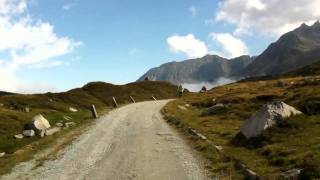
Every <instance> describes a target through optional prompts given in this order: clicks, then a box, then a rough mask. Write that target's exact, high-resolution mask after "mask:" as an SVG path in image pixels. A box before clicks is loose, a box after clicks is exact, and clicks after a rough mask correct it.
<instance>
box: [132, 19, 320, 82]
mask: <svg viewBox="0 0 320 180" xmlns="http://www.w3.org/2000/svg"><path fill="white" fill-rule="evenodd" d="M317 61H320V22H319V21H317V22H316V23H314V24H313V25H312V26H308V25H306V24H302V25H301V26H300V27H298V28H297V29H295V30H293V31H290V32H288V33H286V34H284V35H282V36H281V37H280V38H279V39H278V41H276V42H274V43H272V44H270V45H269V46H268V48H267V49H266V50H265V51H264V52H263V53H262V54H260V55H259V56H257V57H250V56H247V55H244V56H240V57H237V58H233V59H227V58H223V57H219V56H217V55H206V56H204V57H202V58H197V59H190V60H185V61H181V62H170V63H166V64H163V65H161V66H160V67H156V68H152V69H150V70H149V71H148V72H147V73H145V74H144V75H143V76H142V77H140V78H139V79H138V81H142V80H144V79H145V78H146V77H148V78H149V79H151V80H166V81H170V82H172V83H175V84H185V83H194V84H196V83H200V82H215V81H216V80H217V79H219V78H221V77H226V78H235V79H239V78H244V77H256V76H265V75H276V74H282V73H286V72H289V71H292V70H295V69H298V68H301V67H304V66H307V65H310V64H312V63H315V62H317Z"/></svg>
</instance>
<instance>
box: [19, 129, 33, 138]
mask: <svg viewBox="0 0 320 180" xmlns="http://www.w3.org/2000/svg"><path fill="white" fill-rule="evenodd" d="M22 134H23V135H24V136H26V137H33V136H34V135H35V134H36V133H35V131H34V130H33V129H29V130H24V131H23V132H22Z"/></svg>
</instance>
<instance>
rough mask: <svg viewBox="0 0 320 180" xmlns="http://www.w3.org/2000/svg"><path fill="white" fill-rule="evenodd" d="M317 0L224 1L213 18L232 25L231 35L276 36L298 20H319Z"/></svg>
mask: <svg viewBox="0 0 320 180" xmlns="http://www.w3.org/2000/svg"><path fill="white" fill-rule="evenodd" d="M319 7H320V1H319V0H293V1H290V0H286V1H284V0H224V1H221V2H220V4H219V9H218V12H217V14H216V17H215V20H216V21H218V22H220V21H225V22H228V23H230V24H234V25H235V26H236V29H235V31H234V34H235V35H250V34H252V33H253V31H258V32H260V33H261V34H268V35H273V36H277V37H278V36H280V35H282V34H283V33H286V32H288V31H291V30H293V29H294V28H296V27H298V26H299V25H300V24H301V23H303V22H306V23H311V22H315V21H316V20H318V19H320V9H319Z"/></svg>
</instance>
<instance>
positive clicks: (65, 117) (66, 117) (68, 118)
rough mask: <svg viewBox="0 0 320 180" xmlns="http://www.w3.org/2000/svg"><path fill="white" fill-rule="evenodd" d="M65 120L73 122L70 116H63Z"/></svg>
mask: <svg viewBox="0 0 320 180" xmlns="http://www.w3.org/2000/svg"><path fill="white" fill-rule="evenodd" d="M63 119H65V120H66V121H71V120H72V118H71V117H69V116H63Z"/></svg>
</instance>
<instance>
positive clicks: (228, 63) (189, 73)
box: [138, 55, 253, 84]
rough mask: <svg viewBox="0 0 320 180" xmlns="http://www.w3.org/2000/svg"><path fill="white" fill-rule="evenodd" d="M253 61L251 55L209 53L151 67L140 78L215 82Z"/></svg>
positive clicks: (181, 82)
mask: <svg viewBox="0 0 320 180" xmlns="http://www.w3.org/2000/svg"><path fill="white" fill-rule="evenodd" d="M252 61H253V58H251V57H249V56H241V57H238V58H234V59H230V60H228V59H226V58H222V57H219V56H216V55H207V56H204V57H202V58H198V59H190V60H186V61H182V62H171V63H167V64H163V65H161V66H160V67H157V68H153V69H150V70H149V71H148V72H147V73H146V74H144V75H143V76H142V77H140V78H139V79H138V81H142V80H144V79H145V78H146V77H149V78H150V79H151V80H166V81H170V82H173V83H175V84H183V83H199V82H214V81H215V80H217V79H218V78H219V77H228V76H230V75H231V74H234V73H236V72H238V71H240V70H242V69H243V68H244V67H246V66H247V65H248V64H250V63H251V62H252Z"/></svg>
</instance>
